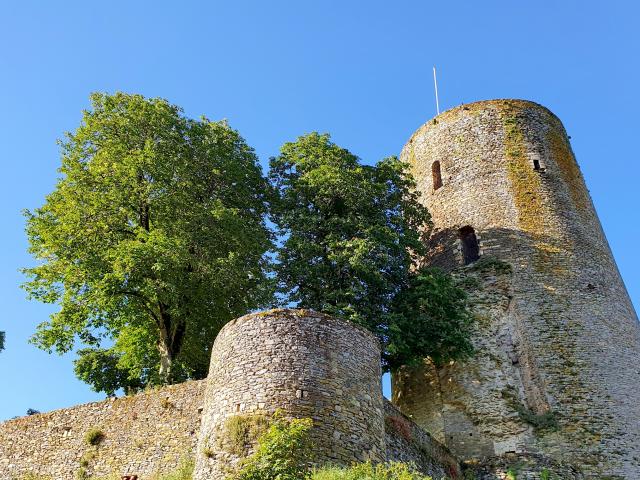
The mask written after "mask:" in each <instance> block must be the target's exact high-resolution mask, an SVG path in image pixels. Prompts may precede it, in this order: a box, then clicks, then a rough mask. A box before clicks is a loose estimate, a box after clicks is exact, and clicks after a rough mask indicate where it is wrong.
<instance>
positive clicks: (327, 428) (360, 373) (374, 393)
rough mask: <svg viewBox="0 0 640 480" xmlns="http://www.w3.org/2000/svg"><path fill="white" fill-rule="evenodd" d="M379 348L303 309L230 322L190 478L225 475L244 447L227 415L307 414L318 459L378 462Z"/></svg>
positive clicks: (216, 359) (353, 329) (214, 358)
mask: <svg viewBox="0 0 640 480" xmlns="http://www.w3.org/2000/svg"><path fill="white" fill-rule="evenodd" d="M380 377H381V372H380V348H379V345H378V340H377V338H376V337H375V336H374V335H373V334H371V333H370V332H368V331H367V330H365V329H363V328H361V327H359V326H356V325H354V324H351V323H349V322H345V321H342V320H338V319H335V318H332V317H329V316H327V315H322V314H319V313H315V312H312V311H309V310H271V311H267V312H262V313H257V314H250V315H246V316H244V317H241V318H239V319H236V320H234V321H232V322H230V323H228V324H227V325H225V327H224V328H223V329H222V331H221V332H220V333H219V334H218V337H217V338H216V341H215V343H214V346H213V352H212V355H211V365H210V368H209V376H208V380H207V382H208V385H207V391H206V394H205V404H204V411H203V416H202V428H201V430H200V437H199V447H198V451H197V453H196V468H195V472H194V480H205V479H218V478H224V477H225V476H226V475H228V474H229V473H230V472H232V471H233V470H234V468H236V466H237V463H238V460H239V459H240V457H241V456H242V454H243V453H244V452H238V451H237V450H236V451H235V452H234V451H233V450H234V449H233V448H232V447H231V446H230V445H229V440H230V438H229V437H230V431H229V424H230V422H233V420H231V419H232V418H233V417H239V416H244V418H245V419H246V418H247V416H254V417H255V416H258V415H265V416H267V417H269V416H270V415H272V414H273V413H274V412H275V411H276V410H281V412H282V413H283V414H284V415H286V416H289V417H297V418H311V419H313V422H314V426H313V427H312V429H311V440H312V443H313V445H314V459H313V461H314V462H315V463H317V464H323V463H333V464H337V465H348V464H350V463H352V462H353V461H366V460H373V461H382V460H384V459H385V455H386V453H385V442H384V416H383V415H384V413H383V408H384V407H383V398H382V390H381V386H380Z"/></svg>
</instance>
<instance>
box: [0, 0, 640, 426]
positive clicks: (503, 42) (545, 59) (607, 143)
mask: <svg viewBox="0 0 640 480" xmlns="http://www.w3.org/2000/svg"><path fill="white" fill-rule="evenodd" d="M638 18H640V7H639V6H638V3H637V2H633V1H626V2H622V1H615V0H613V1H607V2H604V1H598V2H596V1H585V0H580V1H578V0H565V1H540V0H538V1H535V2H523V1H520V2H517V1H513V0H509V1H491V0H485V1H482V2H480V1H477V0H473V1H472V0H469V1H458V2H455V1H440V2H432V1H431V2H430V1H426V0H416V1H396V2H389V1H375V0H368V1H346V0H341V1H324V2H323V1H315V2H306V1H288V2H284V1H276V0H271V1H253V2H248V1H240V0H234V1H226V2H222V1H206V2H205V1H202V2H195V1H183V2H168V1H154V2H143V1H136V2H124V1H109V2H105V1H103V2H87V1H83V2H74V1H65V2H45V1H41V2H33V1H26V0H25V1H21V2H10V1H4V2H2V3H0V69H1V70H0V71H1V72H2V74H1V75H0V105H1V106H2V113H3V114H2V116H1V117H0V145H2V167H3V168H2V179H1V180H0V181H1V182H2V188H0V195H1V196H2V198H1V201H0V209H1V214H2V216H1V218H2V223H3V224H2V235H1V236H0V259H1V262H0V267H1V269H2V270H1V275H0V282H1V283H0V305H2V313H1V314H0V330H6V331H7V346H6V347H7V348H6V350H5V351H4V352H2V353H0V379H1V380H0V381H1V382H2V394H1V395H0V420H1V419H5V418H10V417H12V416H14V415H22V414H24V413H25V411H26V409H27V408H35V409H38V410H42V411H45V410H50V409H54V408H60V407H64V406H69V405H73V404H76V403H82V402H87V401H91V400H95V399H100V398H102V396H101V395H99V394H96V393H93V392H91V391H90V390H89V388H88V387H87V386H85V385H84V384H82V383H81V382H79V381H77V380H76V379H75V378H74V375H73V372H72V367H71V361H72V357H71V356H64V357H59V356H56V355H49V354H47V353H45V352H42V351H39V350H37V349H36V348H35V347H33V346H31V345H29V344H27V339H28V337H29V335H30V334H31V333H32V332H33V331H34V328H35V326H36V325H37V324H38V323H39V322H42V321H43V320H45V319H46V317H47V315H48V313H49V312H50V311H51V307H49V306H44V305H40V304H37V303H35V302H28V301H27V300H26V299H25V296H24V293H23V292H22V291H21V290H20V289H19V288H18V285H19V284H20V283H21V281H22V276H21V274H20V273H19V272H18V269H19V268H20V267H22V266H26V265H29V264H30V261H31V260H30V258H29V256H28V255H27V254H26V247H27V244H26V240H25V236H24V231H23V226H24V222H23V218H22V216H21V214H20V211H21V210H22V209H24V208H29V209H32V208H35V207H37V206H39V205H41V203H42V202H43V198H44V196H45V194H47V193H48V192H49V191H51V189H52V188H53V185H54V182H55V179H56V176H57V173H56V169H57V167H58V165H59V152H58V147H57V145H56V139H57V138H60V137H61V136H62V134H63V132H64V131H66V130H71V129H74V128H75V127H76V126H77V125H78V123H79V119H80V112H81V110H82V109H83V108H86V107H87V106H88V95H89V93H90V92H92V91H107V92H114V91H117V90H122V91H126V92H137V93H142V94H144V95H147V96H161V97H164V98H167V99H168V100H170V101H171V102H173V103H176V104H178V105H181V106H183V107H184V109H185V111H186V113H187V114H188V115H192V116H198V115H201V114H206V115H207V116H208V117H210V118H212V119H220V118H227V119H228V120H229V122H230V124H231V125H232V126H233V127H235V128H237V129H238V130H239V131H240V132H241V133H242V135H243V136H244V137H245V138H246V139H247V141H248V142H249V144H251V145H252V146H253V147H254V148H255V149H256V151H257V153H258V155H259V156H260V159H261V161H262V162H263V164H264V163H265V162H266V161H267V159H268V157H269V156H271V155H274V154H276V153H277V151H278V148H279V146H280V145H281V144H282V143H283V142H285V141H288V140H292V139H294V138H295V137H297V136H299V135H301V134H303V133H306V132H309V131H313V130H318V131H327V132H330V133H331V134H332V135H333V139H334V141H335V142H337V143H338V144H340V145H342V146H345V147H347V148H349V149H350V150H351V151H353V152H354V153H356V154H357V155H359V156H360V157H362V158H363V159H364V160H365V161H367V162H373V161H376V160H378V159H380V158H381V157H384V156H387V155H392V154H397V153H399V152H400V149H401V148H402V146H403V144H404V142H405V141H406V140H407V139H408V138H409V136H410V135H411V133H412V132H413V131H414V130H415V129H416V128H417V127H419V126H420V125H421V124H422V123H424V122H425V121H426V120H428V119H429V118H430V117H432V116H433V115H434V110H435V107H434V101H433V93H432V91H433V87H432V79H431V75H432V73H431V67H432V66H433V65H436V66H437V67H438V69H439V86H440V92H441V107H444V108H448V107H452V106H455V105H458V104H460V103H462V102H471V101H474V100H481V99H489V98H504V97H516V98H525V99H531V100H534V101H536V102H539V103H542V104H544V105H546V106H547V107H549V108H550V109H551V110H552V111H553V112H555V113H556V114H557V115H558V116H559V117H560V118H561V119H562V121H563V122H564V124H565V126H566V128H567V130H568V132H569V134H570V135H571V137H572V142H573V147H574V150H575V152H576V155H577V157H578V160H579V162H580V164H581V166H582V170H583V172H584V175H585V178H586V181H587V185H588V186H589V188H590V190H591V194H592V196H593V199H594V202H595V205H596V208H597V210H598V213H599V214H600V219H601V221H602V223H603V225H604V229H605V232H606V233H607V236H608V238H609V241H610V243H611V246H612V248H613V252H614V254H615V257H616V259H617V261H618V264H619V266H620V269H621V271H622V275H623V277H624V279H625V281H626V284H627V287H628V289H629V291H630V293H631V296H632V298H633V299H634V301H635V304H636V306H640V256H639V255H638V247H637V243H638V241H639V239H640V221H639V220H640V215H639V214H638V208H639V206H640V205H639V203H638V201H637V192H638V185H637V184H638V180H639V179H640V162H639V161H638V160H639V158H638V157H639V155H638V145H637V139H638V131H639V125H638V118H639V115H640V94H639V93H638V86H639V85H640V65H639V63H638V61H639V57H640V48H639V47H640V41H639V39H638V35H639V34H638V30H637V21H638Z"/></svg>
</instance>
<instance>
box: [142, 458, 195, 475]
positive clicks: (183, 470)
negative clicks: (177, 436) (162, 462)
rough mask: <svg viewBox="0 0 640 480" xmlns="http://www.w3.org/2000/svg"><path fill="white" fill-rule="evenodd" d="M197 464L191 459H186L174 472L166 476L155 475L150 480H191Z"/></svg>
mask: <svg viewBox="0 0 640 480" xmlns="http://www.w3.org/2000/svg"><path fill="white" fill-rule="evenodd" d="M194 467H195V462H194V460H193V459H191V458H187V457H184V458H183V459H182V460H181V461H180V465H179V466H178V468H176V469H175V470H174V471H173V472H170V473H167V474H164V475H154V476H153V477H151V479H150V480H191V479H192V478H193V469H194Z"/></svg>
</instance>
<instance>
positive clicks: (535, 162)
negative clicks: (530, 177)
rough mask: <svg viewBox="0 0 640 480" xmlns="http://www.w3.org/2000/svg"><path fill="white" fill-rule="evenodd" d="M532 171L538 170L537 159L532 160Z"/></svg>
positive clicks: (538, 162)
mask: <svg viewBox="0 0 640 480" xmlns="http://www.w3.org/2000/svg"><path fill="white" fill-rule="evenodd" d="M533 169H534V170H540V160H538V159H537V158H534V159H533Z"/></svg>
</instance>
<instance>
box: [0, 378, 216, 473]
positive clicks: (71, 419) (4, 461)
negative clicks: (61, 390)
mask: <svg viewBox="0 0 640 480" xmlns="http://www.w3.org/2000/svg"><path fill="white" fill-rule="evenodd" d="M204 388H205V382H204V381H194V382H186V383H182V384H180V385H172V386H169V387H166V388H163V389H160V390H153V391H150V392H147V393H141V394H139V395H134V396H129V397H122V398H117V399H110V400H105V401H103V402H95V403H87V404H85V405H79V406H77V407H73V408H67V409H63V410H55V411H53V412H49V413H41V414H37V415H31V416H28V417H21V418H17V419H15V420H9V421H7V422H4V423H2V424H0V479H2V480H11V479H21V478H25V477H26V476H27V474H29V473H33V474H36V475H40V476H41V477H42V478H50V479H73V478H76V477H77V475H78V474H79V472H80V471H82V470H84V471H85V472H86V474H87V475H91V476H92V477H93V478H100V477H107V476H110V475H118V476H120V475H138V478H139V479H140V480H144V479H146V478H150V477H151V476H152V475H153V474H155V473H161V474H162V473H168V472H170V471H172V470H174V469H176V467H178V466H179V464H180V462H181V461H182V460H183V459H185V458H186V459H190V458H192V452H193V451H194V449H195V445H196V442H197V437H198V431H199V430H200V415H201V408H202V403H203V400H204ZM91 429H99V431H100V432H101V433H102V434H103V435H104V438H103V439H102V441H101V442H100V443H99V444H98V445H95V446H93V445H90V444H89V443H88V442H87V441H86V440H85V435H86V433H87V432H88V431H89V430H91ZM118 478H119V477H118Z"/></svg>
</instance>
